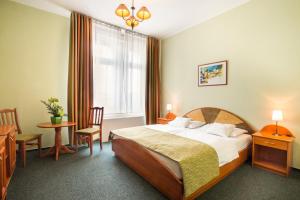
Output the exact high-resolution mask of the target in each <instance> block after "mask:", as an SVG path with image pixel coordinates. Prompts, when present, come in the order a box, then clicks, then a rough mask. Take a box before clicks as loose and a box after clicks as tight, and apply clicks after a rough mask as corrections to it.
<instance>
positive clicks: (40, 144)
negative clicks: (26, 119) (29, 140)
mask: <svg viewBox="0 0 300 200" xmlns="http://www.w3.org/2000/svg"><path fill="white" fill-rule="evenodd" d="M38 149H39V156H40V157H42V136H40V137H38Z"/></svg>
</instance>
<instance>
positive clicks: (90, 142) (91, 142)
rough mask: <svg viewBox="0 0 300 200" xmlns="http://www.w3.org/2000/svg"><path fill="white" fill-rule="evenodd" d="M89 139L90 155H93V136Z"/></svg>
mask: <svg viewBox="0 0 300 200" xmlns="http://www.w3.org/2000/svg"><path fill="white" fill-rule="evenodd" d="M88 138H89V146H90V155H93V135H90V136H89V137H88Z"/></svg>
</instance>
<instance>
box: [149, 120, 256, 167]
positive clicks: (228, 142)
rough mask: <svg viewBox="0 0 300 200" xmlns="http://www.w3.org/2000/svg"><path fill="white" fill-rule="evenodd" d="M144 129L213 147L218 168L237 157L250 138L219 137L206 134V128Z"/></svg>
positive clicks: (166, 127) (156, 127) (158, 126)
mask: <svg viewBox="0 0 300 200" xmlns="http://www.w3.org/2000/svg"><path fill="white" fill-rule="evenodd" d="M145 127H147V128H150V129H154V130H158V131H163V132H168V133H172V134H174V135H178V136H182V137H186V138H190V139H193V140H197V141H200V142H203V143H206V144H208V145H210V146H211V147H213V148H214V149H215V151H216V152H217V154H218V158H219V166H222V165H224V164H226V163H229V162H231V161H232V160H234V159H236V158H238V157H239V151H240V150H242V149H244V148H246V147H247V146H248V144H249V143H250V142H251V140H252V137H251V136H250V135H248V134H243V135H240V136H237V137H220V136H217V135H211V134H207V133H206V127H205V126H203V127H200V128H195V129H189V128H177V127H173V126H170V125H162V124H155V125H146V126H145Z"/></svg>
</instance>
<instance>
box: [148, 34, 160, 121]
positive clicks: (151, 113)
mask: <svg viewBox="0 0 300 200" xmlns="http://www.w3.org/2000/svg"><path fill="white" fill-rule="evenodd" d="M159 116H160V75H159V40H158V39H156V38H152V37H148V41H147V70H146V123H147V124H154V123H157V118H158V117H159Z"/></svg>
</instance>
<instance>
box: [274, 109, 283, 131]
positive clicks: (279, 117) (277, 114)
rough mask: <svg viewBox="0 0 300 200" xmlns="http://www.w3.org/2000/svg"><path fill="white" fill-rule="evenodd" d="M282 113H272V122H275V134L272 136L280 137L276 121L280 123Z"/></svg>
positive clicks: (277, 111)
mask: <svg viewBox="0 0 300 200" xmlns="http://www.w3.org/2000/svg"><path fill="white" fill-rule="evenodd" d="M282 119H283V116H282V111H281V110H273V112H272V120H273V121H275V122H276V132H275V133H273V135H274V136H280V134H279V133H278V121H282Z"/></svg>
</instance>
